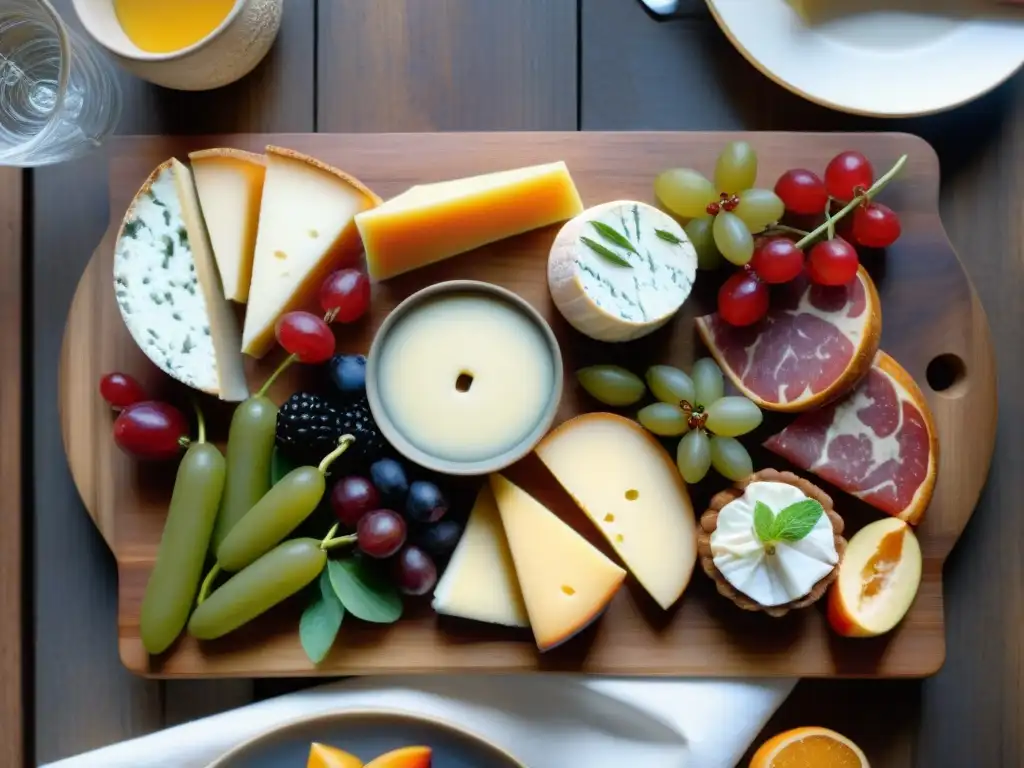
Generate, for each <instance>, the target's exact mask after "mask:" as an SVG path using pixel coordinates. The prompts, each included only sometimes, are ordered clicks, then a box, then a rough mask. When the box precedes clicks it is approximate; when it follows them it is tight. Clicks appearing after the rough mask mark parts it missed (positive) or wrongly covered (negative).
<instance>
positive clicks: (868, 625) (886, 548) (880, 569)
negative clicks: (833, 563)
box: [828, 518, 921, 637]
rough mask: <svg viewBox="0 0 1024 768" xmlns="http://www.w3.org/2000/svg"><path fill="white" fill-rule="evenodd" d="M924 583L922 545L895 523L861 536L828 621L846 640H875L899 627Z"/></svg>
mask: <svg viewBox="0 0 1024 768" xmlns="http://www.w3.org/2000/svg"><path fill="white" fill-rule="evenodd" d="M920 583H921V545H920V544H918V542H917V537H916V536H914V532H913V530H911V528H910V526H909V525H907V524H906V523H905V522H904V521H902V520H899V519H897V518H891V519H887V520H878V521H876V522H874V523H870V524H869V525H866V526H864V527H863V528H862V529H861V530H859V531H858V532H857V533H856V534H855V535H854V536H853V538H851V539H850V543H849V544H847V546H846V554H845V555H843V561H842V563H841V564H840V565H839V577H838V578H837V579H836V581H835V583H834V584H833V585H832V589H831V591H830V592H829V594H828V621H829V624H831V625H832V629H834V630H835V631H836V632H837V633H838V634H840V635H843V636H844V637H874V636H876V635H882V634H885V633H886V632H888V631H889V630H890V629H892V628H893V627H895V626H896V625H897V624H899V622H900V620H901V619H902V618H903V617H904V616H905V615H906V613H907V611H908V610H910V606H911V604H912V603H913V602H914V596H915V595H916V594H917V588H918V586H919V585H920Z"/></svg>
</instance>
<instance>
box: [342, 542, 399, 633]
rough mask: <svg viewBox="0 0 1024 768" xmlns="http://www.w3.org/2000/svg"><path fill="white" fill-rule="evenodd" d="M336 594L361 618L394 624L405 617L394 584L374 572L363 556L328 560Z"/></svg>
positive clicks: (347, 607) (348, 609) (349, 609)
mask: <svg viewBox="0 0 1024 768" xmlns="http://www.w3.org/2000/svg"><path fill="white" fill-rule="evenodd" d="M327 568H328V570H329V572H330V576H331V586H332V587H334V594H336V595H337V596H338V599H339V600H341V604H342V605H344V606H345V609H346V610H347V611H348V612H349V613H351V614H352V615H353V616H355V617H356V618H358V619H362V620H363V621H372V622H374V623H376V624H392V623H394V622H396V621H398V619H400V618H401V616H402V596H401V595H399V594H398V590H397V589H395V585H394V584H392V583H391V582H389V581H388V580H387V579H384V578H382V577H381V576H380V574H378V573H377V572H376V571H374V570H373V569H372V568H371V567H370V566H369V564H367V563H366V562H365V561H364V560H363V559H362V558H355V557H348V558H344V559H342V560H329V561H328V563H327Z"/></svg>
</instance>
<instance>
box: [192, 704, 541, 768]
mask: <svg viewBox="0 0 1024 768" xmlns="http://www.w3.org/2000/svg"><path fill="white" fill-rule="evenodd" d="M314 741H319V742H321V743H323V744H329V745H331V746H333V747H338V748H340V749H343V750H345V751H346V752H351V753H352V754H353V755H356V756H357V757H359V758H360V759H362V760H363V761H364V762H369V761H370V760H372V759H373V758H375V757H378V756H380V755H382V754H384V753H385V752H388V751H389V750H392V749H398V748H399V747H408V746H413V745H424V746H428V747H430V748H431V749H432V750H433V753H434V754H433V768H525V766H523V764H522V763H520V762H518V761H517V760H515V759H514V758H513V757H512V756H511V755H509V754H508V753H506V752H504V751H503V750H501V749H498V747H496V746H494V745H493V744H490V743H488V742H486V741H484V740H483V739H481V738H480V737H479V736H474V735H472V734H470V733H467V732H465V731H462V730H460V729H458V728H456V727H455V726H452V725H448V724H447V723H444V722H442V721H440V720H431V719H429V718H425V717H421V716H419V715H411V714H408V713H404V712H397V711H387V710H362V709H360V710H342V711H338V712H334V713H330V714H326V715H315V716H313V717H308V718H304V719H302V720H297V721H294V722H291V723H287V724H285V725H282V726H280V727H279V728H275V729H274V730H272V731H269V732H267V733H264V734H263V735H261V736H257V737H256V738H254V739H252V740H250V741H247V742H245V743H244V744H242V745H240V746H238V747H235V748H234V749H232V750H231V751H230V752H228V753H227V754H226V755H224V756H223V757H221V758H219V759H217V760H215V761H214V762H213V763H211V764H210V766H209V768H305V766H306V758H307V757H308V756H309V745H310V743H311V742H314Z"/></svg>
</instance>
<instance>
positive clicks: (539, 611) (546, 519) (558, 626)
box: [490, 475, 626, 651]
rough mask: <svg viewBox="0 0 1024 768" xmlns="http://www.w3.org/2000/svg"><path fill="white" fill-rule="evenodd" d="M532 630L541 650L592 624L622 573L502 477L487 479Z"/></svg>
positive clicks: (494, 476)
mask: <svg viewBox="0 0 1024 768" xmlns="http://www.w3.org/2000/svg"><path fill="white" fill-rule="evenodd" d="M490 484H491V490H492V491H493V492H494V499H495V501H496V502H497V504H498V511H499V512H500V514H501V523H502V526H503V527H504V528H505V535H506V536H507V537H508V544H509V549H510V550H511V551H512V560H513V561H514V562H515V566H516V578H517V579H518V580H519V587H520V589H522V591H523V601H524V602H525V603H526V612H527V614H528V615H529V617H530V626H531V627H532V628H533V635H534V638H535V639H536V641H537V647H538V648H540V650H542V651H546V650H548V649H550V648H554V647H555V646H557V645H559V644H561V643H564V642H565V641H566V640H568V639H569V638H571V637H572V636H573V635H575V634H576V633H577V632H579V631H580V630H582V629H584V628H585V627H586V626H587V625H588V624H590V623H591V622H592V621H594V620H595V619H596V618H597V617H598V616H600V615H601V613H602V612H603V611H604V609H605V608H606V607H607V606H608V603H610V602H611V599H612V598H613V597H614V596H615V593H616V592H617V591H618V590H619V587H620V586H622V581H623V579H624V578H625V577H626V572H625V571H623V570H622V569H621V568H619V566H617V565H616V564H615V563H613V562H612V561H611V560H609V559H608V558H607V557H605V556H604V555H603V554H601V552H599V551H598V550H597V549H595V548H594V547H593V546H592V545H591V544H590V543H589V542H588V541H586V540H585V539H584V538H583V537H582V536H580V535H579V534H578V533H576V531H574V530H573V529H572V528H570V527H569V526H568V525H566V524H565V523H564V522H562V521H561V520H560V519H558V517H556V516H555V515H554V514H553V513H552V512H550V511H549V510H547V509H546V508H544V507H543V506H541V504H540V503H539V502H537V501H536V499H534V498H533V497H532V496H530V495H529V494H528V493H526V491H523V490H522V489H520V488H519V487H517V486H515V485H513V484H512V483H510V482H509V481H508V480H506V479H505V478H504V477H502V476H501V475H491V476H490Z"/></svg>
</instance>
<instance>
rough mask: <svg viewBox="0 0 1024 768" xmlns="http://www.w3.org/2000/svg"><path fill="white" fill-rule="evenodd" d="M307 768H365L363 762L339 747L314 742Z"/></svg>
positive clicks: (310, 746)
mask: <svg viewBox="0 0 1024 768" xmlns="http://www.w3.org/2000/svg"><path fill="white" fill-rule="evenodd" d="M306 768H363V761H362V760H360V759H359V758H358V757H356V756H355V755H350V754H349V753H348V752H343V751H342V750H340V749H338V748H337V747H329V746H327V745H326V744H319V743H317V742H315V741H314V742H313V743H312V744H310V745H309V759H308V760H307V761H306Z"/></svg>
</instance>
